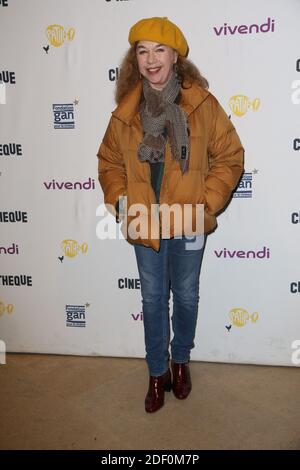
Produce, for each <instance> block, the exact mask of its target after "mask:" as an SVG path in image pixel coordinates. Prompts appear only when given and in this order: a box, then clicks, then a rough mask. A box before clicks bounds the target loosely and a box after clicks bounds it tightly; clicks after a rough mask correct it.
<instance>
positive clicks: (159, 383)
mask: <svg viewBox="0 0 300 470" xmlns="http://www.w3.org/2000/svg"><path fill="white" fill-rule="evenodd" d="M171 390H172V382H171V372H170V369H168V370H167V372H166V373H165V374H163V375H159V376H151V375H150V378H149V389H148V393H147V395H146V398H145V410H146V411H147V413H154V412H155V411H157V410H159V409H160V408H161V407H162V406H163V405H164V399H165V391H166V392H170V391H171Z"/></svg>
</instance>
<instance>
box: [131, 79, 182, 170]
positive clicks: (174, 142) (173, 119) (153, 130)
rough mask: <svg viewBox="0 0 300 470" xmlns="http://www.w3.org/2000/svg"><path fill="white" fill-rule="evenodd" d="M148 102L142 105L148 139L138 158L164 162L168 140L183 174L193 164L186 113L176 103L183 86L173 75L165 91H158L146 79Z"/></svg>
mask: <svg viewBox="0 0 300 470" xmlns="http://www.w3.org/2000/svg"><path fill="white" fill-rule="evenodd" d="M143 92H144V97H145V100H144V101H143V102H142V103H141V106H140V115H141V121H142V126H143V131H144V138H143V140H142V142H141V143H140V145H139V148H138V157H139V159H140V160H141V161H142V162H144V161H148V162H151V163H155V162H163V161H164V159H165V148H166V143H167V140H166V138H165V135H166V134H165V131H167V136H168V138H169V141H170V146H171V152H172V158H173V159H175V160H177V161H178V162H179V165H180V168H181V171H182V173H184V172H185V171H187V169H188V162H189V150H190V149H189V134H188V122H187V116H186V114H185V112H184V111H183V110H182V109H181V108H180V107H179V106H178V105H177V104H176V103H175V102H174V101H175V100H176V98H177V96H178V93H179V92H180V83H179V82H178V80H177V78H176V75H175V73H173V74H172V76H171V78H170V80H169V81H168V83H167V85H166V87H165V88H164V89H163V90H161V91H160V90H155V89H154V88H152V87H151V86H150V85H149V82H148V80H146V79H143Z"/></svg>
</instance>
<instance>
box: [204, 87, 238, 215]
mask: <svg viewBox="0 0 300 470" xmlns="http://www.w3.org/2000/svg"><path fill="white" fill-rule="evenodd" d="M212 100H213V101H212V127H211V131H210V139H209V144H208V153H209V171H208V174H207V176H206V178H205V188H204V199H205V206H206V211H207V212H208V213H209V214H212V215H216V214H217V213H218V212H220V211H221V210H222V209H223V208H224V206H225V205H226V203H227V202H228V201H229V199H230V196H231V194H232V191H233V190H234V189H235V187H236V185H237V183H238V181H239V179H240V177H241V175H242V173H243V170H244V148H243V146H242V144H241V141H240V139H239V136H238V135H237V132H236V130H235V128H234V126H233V124H232V122H231V120H230V119H229V117H228V116H227V114H226V113H225V111H224V109H223V108H222V106H221V105H220V104H219V102H218V101H217V99H216V98H215V97H213V96H212Z"/></svg>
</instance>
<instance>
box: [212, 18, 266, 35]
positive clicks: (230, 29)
mask: <svg viewBox="0 0 300 470" xmlns="http://www.w3.org/2000/svg"><path fill="white" fill-rule="evenodd" d="M213 30H214V32H215V34H216V35H217V36H234V35H237V34H253V33H269V32H271V33H274V31H275V20H274V19H271V18H268V19H267V21H266V23H262V24H256V23H254V24H250V25H246V24H240V25H238V24H237V25H230V24H228V23H224V24H223V26H214V27H213Z"/></svg>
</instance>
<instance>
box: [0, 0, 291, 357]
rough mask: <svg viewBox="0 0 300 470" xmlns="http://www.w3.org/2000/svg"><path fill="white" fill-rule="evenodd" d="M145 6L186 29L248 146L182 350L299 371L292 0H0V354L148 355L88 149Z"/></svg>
mask: <svg viewBox="0 0 300 470" xmlns="http://www.w3.org/2000/svg"><path fill="white" fill-rule="evenodd" d="M150 16H168V17H169V18H170V19H171V20H172V21H174V22H175V23H177V24H178V25H179V26H180V28H181V29H182V30H183V32H184V33H185V35H186V38H187V40H188V42H189V45H190V56H189V57H190V59H191V60H193V61H194V62H195V63H196V64H197V66H198V67H199V68H200V70H201V72H202V73H203V75H204V76H205V77H207V79H208V80H209V83H210V91H211V92H212V93H213V94H214V95H215V96H216V97H217V98H218V99H219V101H220V102H221V104H222V106H223V107H224V109H225V110H226V112H227V113H228V115H230V116H231V119H232V121H233V123H234V125H235V127H236V129H237V131H238V133H239V135H240V137H241V140H242V142H243V144H244V147H245V149H246V156H245V158H246V169H245V174H244V176H243V179H242V180H241V183H240V185H239V187H238V189H237V191H236V192H235V194H234V198H233V199H232V202H231V204H230V206H229V207H228V209H227V210H226V212H224V213H223V214H222V215H221V216H219V218H218V224H219V226H218V229H217V230H216V231H215V232H214V233H213V234H212V235H210V237H209V239H208V243H207V246H206V252H205V256H204V261H203V265H202V273H201V282H200V294H201V299H200V305H199V319H198V326H197V338H196V347H195V348H194V349H193V352H192V359H194V360H201V361H214V362H235V363H254V364H275V365H288V366H293V365H298V364H299V361H300V353H299V349H300V263H299V260H300V243H299V239H300V184H299V174H300V49H299V44H300V23H299V21H300V1H299V0H266V1H264V2H261V1H260V0H252V1H251V2H247V1H246V0H226V1H225V0H209V1H208V0H184V1H181V0H163V1H162V0H151V1H149V0H87V1H82V0H43V1H40V0H26V1H24V0H0V79H1V83H0V103H1V104H0V344H1V348H2V352H3V348H6V350H7V351H12V352H33V353H55V354H57V353H58V354H75V355H101V356H102V355H103V356H125V357H144V333H143V324H142V311H141V296H140V283H139V279H138V272H137V266H136V261H135V256H134V250H133V247H132V246H131V245H129V244H128V243H127V242H126V241H125V240H124V239H123V238H122V236H121V235H120V234H119V226H115V225H113V226H112V227H115V228H114V229H113V230H115V234H116V239H115V240H108V239H107V240H105V239H104V240H100V239H99V238H98V237H97V234H96V229H97V224H99V222H101V216H100V215H97V208H98V206H99V205H100V204H102V203H103V195H102V191H101V189H100V186H99V183H98V180H97V164H98V161H97V156H96V154H97V151H98V148H99V145H100V142H101V140H102V137H103V134H104V131H105V129H106V126H107V123H108V120H109V117H110V113H111V111H112V110H113V108H114V107H115V104H114V98H113V93H114V88H115V83H116V80H117V78H118V71H119V64H120V62H121V59H122V57H123V55H124V53H125V52H126V50H127V48H128V42H127V36H128V31H129V28H130V27H131V25H132V24H134V23H135V22H136V21H138V20H139V19H141V18H144V17H150ZM111 222H112V223H113V224H114V221H113V218H112V217H111Z"/></svg>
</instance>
